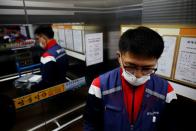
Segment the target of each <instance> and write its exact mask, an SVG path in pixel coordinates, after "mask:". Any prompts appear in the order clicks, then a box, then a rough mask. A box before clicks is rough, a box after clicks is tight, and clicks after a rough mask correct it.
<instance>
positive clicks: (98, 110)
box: [84, 27, 177, 131]
mask: <svg viewBox="0 0 196 131" xmlns="http://www.w3.org/2000/svg"><path fill="white" fill-rule="evenodd" d="M163 49H164V42H163V39H162V37H161V36H160V35H159V34H158V33H156V32H155V31H153V30H151V29H149V28H147V27H138V28H136V29H130V30H127V31H126V32H125V33H124V34H123V35H122V36H121V38H120V41H119V51H118V52H117V54H118V61H119V64H120V67H118V68H116V69H114V70H112V71H109V72H107V73H105V74H103V75H100V76H99V77H97V78H95V79H94V80H93V82H92V84H91V86H90V88H89V92H88V93H89V95H88V99H87V105H86V112H85V114H84V118H85V122H84V130H85V131H155V130H158V125H159V122H160V120H161V116H162V113H163V111H164V109H165V106H166V104H171V102H172V101H173V99H176V98H177V97H176V94H175V92H174V90H173V88H172V86H171V85H170V84H169V83H168V82H167V81H166V80H164V79H162V78H160V77H158V76H156V75H155V74H154V73H155V71H156V70H157V61H158V59H159V58H160V56H161V54H162V52H163ZM162 118H163V117H162ZM171 128H172V127H171ZM171 130H172V129H171Z"/></svg>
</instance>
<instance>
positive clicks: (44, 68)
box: [31, 25, 68, 91]
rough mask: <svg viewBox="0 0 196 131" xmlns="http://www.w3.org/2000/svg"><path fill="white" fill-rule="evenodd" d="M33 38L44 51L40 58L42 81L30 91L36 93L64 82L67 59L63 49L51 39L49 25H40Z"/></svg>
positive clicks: (51, 31)
mask: <svg viewBox="0 0 196 131" xmlns="http://www.w3.org/2000/svg"><path fill="white" fill-rule="evenodd" d="M35 37H36V40H37V42H38V43H39V45H40V47H41V48H43V50H44V51H45V52H44V53H43V54H42V56H41V60H40V61H41V74H42V81H41V82H39V83H38V84H36V85H34V86H33V87H32V88H31V89H32V91H38V90H41V89H44V88H48V87H51V86H54V85H57V84H60V83H64V82H65V80H66V79H65V77H66V71H67V68H68V59H67V55H66V52H65V49H64V48H62V47H61V46H60V45H58V44H57V41H56V40H55V39H54V38H53V37H54V31H53V30H52V27H51V25H40V26H39V27H38V28H37V29H36V30H35Z"/></svg>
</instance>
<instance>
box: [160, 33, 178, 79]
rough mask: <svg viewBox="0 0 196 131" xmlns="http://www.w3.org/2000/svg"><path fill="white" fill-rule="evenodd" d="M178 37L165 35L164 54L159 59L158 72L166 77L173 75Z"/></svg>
mask: <svg viewBox="0 0 196 131" xmlns="http://www.w3.org/2000/svg"><path fill="white" fill-rule="evenodd" d="M176 39H177V38H176V36H163V40H164V50H163V54H162V55H161V57H160V59H159V60H158V70H157V72H156V73H157V74H159V75H162V76H166V77H170V76H171V72H172V65H173V58H174V52H175V46H176Z"/></svg>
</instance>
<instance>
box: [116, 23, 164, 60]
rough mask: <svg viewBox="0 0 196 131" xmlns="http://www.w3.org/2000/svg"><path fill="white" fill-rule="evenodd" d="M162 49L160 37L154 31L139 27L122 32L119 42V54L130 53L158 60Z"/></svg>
mask: <svg viewBox="0 0 196 131" xmlns="http://www.w3.org/2000/svg"><path fill="white" fill-rule="evenodd" d="M163 49H164V42H163V39H162V37H161V36H160V35H159V34H158V33H157V32H155V31H154V30H152V29H150V28H148V27H144V26H140V27H138V28H136V29H129V30H127V31H126V32H124V33H123V34H122V36H121V38H120V41H119V51H120V52H121V53H126V52H129V53H132V54H134V55H136V56H141V57H146V58H156V59H158V58H159V57H160V56H161V54H162V52H163Z"/></svg>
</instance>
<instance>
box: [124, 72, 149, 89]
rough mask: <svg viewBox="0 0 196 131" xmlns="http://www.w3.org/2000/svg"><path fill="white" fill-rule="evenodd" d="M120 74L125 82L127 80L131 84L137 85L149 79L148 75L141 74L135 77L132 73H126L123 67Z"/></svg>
mask: <svg viewBox="0 0 196 131" xmlns="http://www.w3.org/2000/svg"><path fill="white" fill-rule="evenodd" d="M122 76H123V77H124V78H125V80H126V81H127V82H129V83H130V84H131V85H133V86H139V85H142V84H144V83H145V82H146V81H147V80H149V79H150V75H146V76H142V77H140V78H136V77H135V76H134V75H133V74H131V73H127V72H126V71H125V69H123V73H122Z"/></svg>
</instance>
